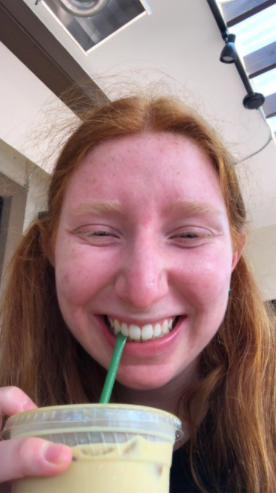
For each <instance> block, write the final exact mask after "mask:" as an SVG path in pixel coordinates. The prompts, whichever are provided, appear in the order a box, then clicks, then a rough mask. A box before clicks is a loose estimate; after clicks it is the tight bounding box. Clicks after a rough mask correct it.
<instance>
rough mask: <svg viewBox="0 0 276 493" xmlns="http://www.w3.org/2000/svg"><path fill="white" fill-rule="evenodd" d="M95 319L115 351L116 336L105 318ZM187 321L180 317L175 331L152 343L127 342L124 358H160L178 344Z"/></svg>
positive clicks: (185, 318)
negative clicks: (177, 341)
mask: <svg viewBox="0 0 276 493" xmlns="http://www.w3.org/2000/svg"><path fill="white" fill-rule="evenodd" d="M94 317H95V318H96V320H97V321H98V323H99V326H100V328H101V331H102V333H103V334H104V336H105V337H106V339H107V340H108V342H109V344H110V345H111V346H112V349H113V348H114V347H115V343H116V336H115V335H113V334H112V333H111V332H110V331H109V330H108V328H107V326H106V324H105V322H104V319H103V316H100V315H94ZM187 319H188V317H187V315H180V316H179V318H178V321H177V324H176V326H175V327H174V329H173V330H172V331H171V332H169V333H168V334H166V335H165V336H163V337H160V338H158V339H152V340H151V341H146V342H131V341H126V344H125V347H124V351H123V356H124V355H129V356H136V357H138V358H139V357H141V358H146V357H153V356H157V355H158V356H160V355H162V354H163V353H166V352H167V351H168V350H169V349H170V347H171V346H173V345H174V344H176V340H177V339H178V337H179V333H180V331H181V328H182V326H183V323H185V322H186V321H187Z"/></svg>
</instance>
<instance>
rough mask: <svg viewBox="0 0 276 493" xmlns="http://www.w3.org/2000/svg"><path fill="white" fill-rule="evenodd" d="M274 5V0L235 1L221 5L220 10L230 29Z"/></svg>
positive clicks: (275, 1)
mask: <svg viewBox="0 0 276 493" xmlns="http://www.w3.org/2000/svg"><path fill="white" fill-rule="evenodd" d="M275 3H276V0H235V2H229V3H226V4H223V5H222V10H223V15H224V18H225V21H226V23H227V25H228V26H229V27H231V26H234V25H235V24H238V23H239V22H242V21H244V20H245V19H248V17H251V16H252V15H255V14H258V12H261V11H262V10H264V9H266V8H267V7H271V5H274V4H275Z"/></svg>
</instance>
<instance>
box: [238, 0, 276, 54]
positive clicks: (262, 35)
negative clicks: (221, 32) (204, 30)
mask: <svg viewBox="0 0 276 493" xmlns="http://www.w3.org/2000/svg"><path fill="white" fill-rule="evenodd" d="M229 31H230V32H231V33H234V34H236V36H237V39H236V44H237V47H238V50H239V53H240V54H241V55H242V56H246V55H249V53H252V52H253V51H257V50H259V49H260V48H263V47H264V46H267V45H269V44H271V43H273V42H274V41H276V4H275V5H272V6H271V7H268V8H266V9H265V10H263V11H261V12H259V13H258V14H255V15H253V16H252V17H249V18H248V19H246V20H244V21H242V22H239V23H238V24H235V25H234V26H233V27H231V28H229Z"/></svg>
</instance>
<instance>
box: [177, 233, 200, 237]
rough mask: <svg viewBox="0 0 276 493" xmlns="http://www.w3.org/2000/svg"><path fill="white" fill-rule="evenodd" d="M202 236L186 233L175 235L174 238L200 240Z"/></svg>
mask: <svg viewBox="0 0 276 493" xmlns="http://www.w3.org/2000/svg"><path fill="white" fill-rule="evenodd" d="M202 236H204V235H199V234H198V233H192V232H188V233H181V234H180V235H176V237H179V238H199V237H200V238H202Z"/></svg>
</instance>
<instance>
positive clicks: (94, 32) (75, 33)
mask: <svg viewBox="0 0 276 493" xmlns="http://www.w3.org/2000/svg"><path fill="white" fill-rule="evenodd" d="M36 4H37V5H38V6H39V8H41V7H45V8H47V10H49V11H50V13H51V14H52V15H53V16H54V17H55V18H56V20H57V21H58V22H59V24H60V25H61V26H62V28H63V29H64V30H65V31H66V32H67V33H68V35H69V36H70V37H71V38H72V39H73V40H74V41H75V43H77V45H78V46H79V47H80V49H81V50H82V51H84V53H86V54H88V53H89V52H90V51H91V50H93V49H94V48H95V47H97V46H99V44H101V43H103V42H104V41H106V40H107V39H108V38H110V37H111V36H113V35H114V34H116V33H118V32H119V31H120V30H122V29H123V28H125V27H126V26H127V25H128V24H130V23H132V22H134V21H135V20H137V19H139V18H140V17H141V16H143V15H145V14H151V11H150V8H149V6H148V5H147V2H146V1H145V0H109V1H108V2H107V5H106V6H105V7H104V8H103V9H102V10H100V11H99V12H98V13H97V14H95V15H93V16H91V17H79V16H75V15H72V14H70V13H68V12H67V11H66V10H65V9H64V8H63V7H62V6H61V3H59V2H58V0H40V1H39V2H36Z"/></svg>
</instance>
